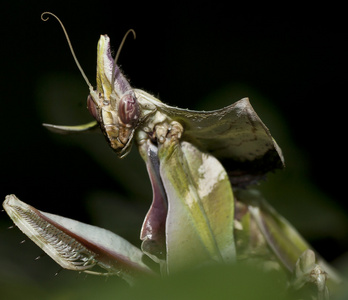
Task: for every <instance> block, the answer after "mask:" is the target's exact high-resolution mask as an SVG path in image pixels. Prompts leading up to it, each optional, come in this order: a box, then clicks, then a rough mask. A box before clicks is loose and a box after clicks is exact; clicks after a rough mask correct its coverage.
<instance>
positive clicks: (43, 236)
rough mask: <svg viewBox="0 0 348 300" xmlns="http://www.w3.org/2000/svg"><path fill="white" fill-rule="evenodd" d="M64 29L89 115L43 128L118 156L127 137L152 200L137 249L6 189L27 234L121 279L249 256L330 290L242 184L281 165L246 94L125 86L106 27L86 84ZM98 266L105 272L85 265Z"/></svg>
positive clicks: (324, 271) (7, 205)
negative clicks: (197, 107) (191, 103)
mask: <svg viewBox="0 0 348 300" xmlns="http://www.w3.org/2000/svg"><path fill="white" fill-rule="evenodd" d="M45 14H49V15H52V16H53V17H55V18H56V19H57V20H58V21H59V22H60V20H59V19H58V18H57V17H56V16H55V15H53V14H52V13H44V14H43V15H42V17H43V16H44V15H45ZM45 20H47V19H45ZM60 24H61V22H60ZM61 26H62V28H63V30H64V32H65V34H66V31H65V29H64V26H63V25H62V24H61ZM129 33H133V34H134V31H129ZM66 37H67V40H68V43H69V46H70V48H71V52H72V54H73V57H74V59H75V61H76V63H77V66H78V67H79V69H80V71H81V73H82V75H83V77H84V79H85V81H86V83H87V85H88V87H89V93H90V94H89V96H88V98H87V108H88V110H89V112H90V114H91V115H92V116H93V118H94V121H92V122H90V123H87V124H83V125H79V126H60V125H50V124H45V126H46V127H47V128H49V129H51V130H52V131H57V132H66V131H68V132H84V131H88V130H92V129H94V128H98V127H99V128H100V129H101V131H102V133H103V134H104V136H105V138H106V140H107V142H108V143H109V145H110V147H111V148H112V149H113V150H114V152H115V153H116V155H117V156H118V157H119V158H123V157H125V156H126V155H127V154H128V153H129V152H130V151H131V147H132V145H133V143H135V144H136V146H137V148H138V150H139V153H140V155H141V157H142V158H143V160H144V162H145V164H146V168H147V171H148V174H149V177H150V181H151V184H152V190H153V200H152V204H151V206H150V209H149V211H148V213H147V215H146V216H145V219H144V222H143V226H142V228H141V233H140V239H141V240H142V245H141V249H138V248H137V247H135V246H133V245H132V244H130V243H129V242H128V241H126V240H125V239H123V238H122V237H120V236H118V235H116V234H114V233H112V232H110V231H107V230H105V229H102V228H99V227H96V226H91V225H87V224H84V223H81V222H78V221H75V220H71V219H68V218H65V217H61V216H57V215H53V214H49V213H45V212H42V211H39V210H37V209H35V208H34V207H31V206H30V205H28V204H26V203H24V202H22V201H20V200H19V199H18V198H17V197H16V196H15V195H9V196H7V197H6V199H5V201H4V203H3V206H4V209H5V210H6V212H7V213H8V215H9V216H10V218H11V219H12V220H13V221H14V223H15V224H16V225H17V226H18V227H19V228H20V229H21V230H22V231H23V232H24V233H25V234H26V235H27V236H28V237H29V238H30V239H31V240H33V241H34V242H35V243H36V244H37V245H38V246H39V247H40V248H41V249H42V250H43V251H45V252H46V253H47V254H48V255H49V256H50V257H51V258H52V259H53V260H55V261H56V262H57V263H58V264H59V265H60V266H61V267H63V268H65V269H70V270H75V271H80V272H85V273H89V274H96V275H106V276H108V275H113V274H115V275H118V276H120V277H121V278H123V279H125V280H126V281H127V282H129V283H130V284H136V282H137V281H138V280H139V278H142V277H147V276H150V277H151V276H154V277H156V276H159V275H162V276H167V275H169V276H170V275H171V274H173V273H176V272H180V271H183V270H185V269H192V268H204V266H206V265H214V264H228V265H231V267H233V264H235V263H238V261H249V262H250V263H253V264H257V265H260V266H261V267H263V268H266V266H268V267H269V266H270V265H271V266H272V268H282V269H284V270H286V272H288V273H289V274H290V276H292V277H293V278H292V279H291V283H290V284H291V286H292V287H294V288H295V289H300V288H302V286H304V285H305V284H307V283H313V284H314V285H315V287H316V292H315V297H317V299H328V298H329V291H328V284H327V281H333V282H339V278H338V276H337V275H336V273H335V271H334V270H332V269H331V268H330V267H329V266H328V265H327V264H326V263H325V262H324V261H323V260H322V259H321V258H320V257H319V256H318V254H317V253H315V252H314V250H312V249H311V247H310V246H309V245H308V243H307V242H306V241H305V240H304V239H303V238H302V237H301V236H300V234H299V233H298V232H297V231H296V230H295V229H294V228H293V227H292V226H291V224H289V223H288V222H287V221H286V220H285V219H284V218H283V217H282V216H280V215H279V214H278V213H277V212H276V211H275V210H274V209H273V208H272V207H271V206H270V205H269V204H268V203H267V202H266V200H265V199H263V198H262V196H261V194H260V193H259V192H257V191H256V190H253V189H251V188H249V185H251V184H253V183H255V182H257V181H258V180H259V179H261V178H263V176H264V175H265V174H266V173H267V172H269V171H272V170H275V169H282V168H283V167H284V158H283V154H282V151H281V149H280V147H279V146H278V145H277V143H276V141H275V140H274V139H273V138H272V136H271V134H270V132H269V130H268V128H267V127H266V126H265V124H263V122H262V121H261V119H260V118H259V117H258V115H257V114H256V112H255V111H254V109H253V108H252V106H251V104H250V102H249V99H247V98H244V99H241V100H239V101H237V102H235V103H233V104H231V105H230V106H227V107H225V108H222V109H219V110H215V111H210V112H200V111H192V110H187V109H180V108H176V107H171V106H169V105H166V104H164V103H162V102H161V101H160V100H158V99H157V98H155V97H154V96H152V95H150V94H148V93H146V92H145V91H143V90H140V89H135V88H133V87H132V86H131V85H130V84H129V82H128V80H127V79H126V78H125V77H124V75H123V74H122V72H121V71H120V69H119V67H118V66H117V64H116V63H117V58H118V54H116V57H115V58H113V57H112V56H111V52H110V39H109V37H108V36H107V35H101V36H100V39H99V42H98V46H97V80H96V81H97V87H96V89H94V88H93V86H92V85H91V84H90V83H89V81H88V79H87V77H86V76H85V74H84V72H83V71H82V69H81V67H80V65H79V63H78V61H77V59H76V56H75V54H74V51H73V49H72V47H71V44H70V41H69V38H68V36H67V34H66ZM123 41H124V40H123ZM122 43H123V42H122ZM144 256H147V257H150V258H151V259H152V260H153V261H154V262H155V263H157V264H158V265H159V272H157V270H155V269H154V268H152V267H151V266H149V265H148V264H146V263H145V262H144ZM97 266H99V267H101V268H102V269H104V271H103V272H101V271H94V270H93V269H94V267H97Z"/></svg>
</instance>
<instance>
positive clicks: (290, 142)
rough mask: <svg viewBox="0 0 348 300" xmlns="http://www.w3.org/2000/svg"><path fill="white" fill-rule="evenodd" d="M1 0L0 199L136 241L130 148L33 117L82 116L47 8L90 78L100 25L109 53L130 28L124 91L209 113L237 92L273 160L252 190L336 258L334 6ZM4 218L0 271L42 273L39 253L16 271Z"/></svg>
mask: <svg viewBox="0 0 348 300" xmlns="http://www.w3.org/2000/svg"><path fill="white" fill-rule="evenodd" d="M11 3H12V4H9V3H7V4H5V5H3V6H2V9H1V23H2V24H1V60H0V61H1V70H2V77H1V83H2V85H1V86H2V88H1V98H0V101H1V106H0V113H1V117H0V122H1V127H0V128H1V129H0V130H1V148H0V151H1V152H0V170H1V183H0V191H1V193H0V195H1V197H3V198H4V197H5V195H7V194H10V193H14V194H16V195H17V196H18V197H19V198H20V199H21V200H23V201H25V202H27V203H30V204H31V205H33V206H35V207H37V208H38V209H40V210H43V211H49V212H51V213H55V214H60V215H64V216H67V217H71V218H74V219H78V220H80V221H84V222H88V223H93V224H95V225H99V226H102V227H107V228H109V229H111V230H113V231H115V232H117V233H119V234H121V235H123V236H125V237H127V238H128V239H130V240H131V241H132V242H133V243H135V244H139V242H138V235H139V230H140V226H141V223H142V218H143V216H144V214H145V213H146V210H147V208H148V206H149V203H150V200H151V189H150V185H149V182H148V179H147V178H146V172H145V168H144V165H143V163H142V162H141V160H140V159H139V158H138V155H137V153H136V152H137V151H136V149H135V148H134V149H133V151H132V154H131V155H130V157H127V158H126V159H124V160H123V161H119V160H118V158H117V157H116V156H115V155H114V154H113V153H112V151H111V150H109V149H108V145H107V144H106V142H105V141H104V139H103V137H102V136H101V135H98V134H96V135H93V134H92V135H83V136H72V135H69V136H57V135H54V134H52V133H49V132H48V131H47V130H45V128H43V127H42V126H41V123H43V122H47V123H55V124H64V125H68V124H71V125H73V124H79V123H83V122H88V121H90V120H91V117H90V116H89V114H88V111H87V110H86V109H85V107H86V102H85V101H86V97H87V94H88V88H87V85H86V84H85V83H84V81H83V78H82V76H81V75H80V73H79V71H78V70H77V68H76V66H75V63H74V61H73V59H72V56H71V54H70V52H69V50H68V47H67V44H66V41H65V38H64V35H63V33H62V30H61V28H60V26H59V25H58V23H57V21H56V20H54V19H53V18H52V17H51V18H50V20H49V21H48V22H46V23H45V22H43V21H41V20H40V14H41V13H42V12H44V11H51V12H53V13H55V14H56V15H58V16H59V17H60V18H61V20H62V22H63V23H64V25H65V26H66V28H67V31H68V33H69V35H70V39H71V41H72V43H73V46H74V49H75V52H76V55H77V57H78V59H79V61H80V63H81V65H82V67H83V68H84V71H85V73H86V74H87V76H88V78H89V80H90V82H91V83H92V84H94V83H95V67H96V45H97V41H98V39H99V35H100V34H108V35H109V36H110V38H111V44H112V45H113V47H114V50H115V52H116V51H117V48H118V45H119V43H120V41H121V39H122V37H123V35H124V33H125V32H126V31H127V30H128V29H130V28H133V29H134V30H135V31H136V34H137V38H136V40H135V41H134V40H132V38H128V39H127V42H126V44H125V46H124V48H123V49H122V52H121V55H120V58H119V62H118V63H119V64H120V65H121V68H122V69H123V70H124V73H125V74H126V76H127V77H128V78H129V79H130V81H131V84H132V85H133V86H134V87H137V88H141V89H144V90H146V91H148V92H151V93H153V94H154V95H155V96H158V97H159V98H160V99H161V100H162V101H164V102H166V103H167V104H170V105H173V106H179V107H183V108H191V109H207V110H208V109H214V108H215V109H216V108H220V107H221V106H223V105H228V104H230V103H232V102H234V101H236V100H238V99H240V98H241V97H244V96H248V97H250V99H251V103H252V105H253V106H254V107H255V109H256V111H257V112H258V113H259V115H260V117H261V119H262V120H263V121H264V122H265V123H266V125H267V126H268V127H269V128H270V130H271V132H272V134H273V136H274V138H275V139H276V140H277V141H278V143H279V145H280V146H281V147H282V149H283V151H284V155H285V159H286V164H287V168H286V170H285V171H281V172H277V173H276V174H274V175H271V176H270V178H269V180H268V181H267V182H265V183H264V185H263V186H262V187H261V189H263V190H264V195H265V197H266V198H267V199H269V201H270V202H271V203H272V205H274V206H275V207H276V208H277V209H278V210H279V211H280V212H281V213H282V214H283V215H285V216H286V217H287V218H288V219H289V220H290V221H291V223H293V224H295V226H296V227H297V228H299V230H300V231H301V233H303V234H304V236H305V237H306V238H307V239H309V241H310V242H311V243H312V244H313V245H314V247H315V248H316V249H318V251H319V252H320V253H322V255H323V256H324V257H325V258H326V259H327V260H329V261H330V262H332V263H334V264H335V265H336V266H339V267H340V268H341V269H342V268H343V264H346V261H347V259H346V258H345V253H346V251H347V249H348V235H347V229H348V226H347V224H348V222H347V211H348V202H347V201H346V198H347V196H346V194H347V189H346V185H347V184H346V173H345V172H346V165H347V164H346V149H347V146H346V130H347V128H346V122H345V121H346V118H347V117H346V104H347V96H346V95H347V91H346V86H347V75H346V72H347V64H346V56H347V50H348V49H347V48H348V47H347V28H346V19H345V18H346V17H345V15H344V14H343V8H340V7H334V6H329V7H328V6H325V7H320V6H315V7H310V8H309V9H308V8H307V9H304V8H303V7H302V6H293V7H286V6H284V8H280V7H269V8H266V7H262V8H257V7H253V6H252V5H251V4H250V7H248V6H246V7H237V6H236V5H235V4H232V7H231V6H228V5H220V4H218V3H217V2H212V3H208V2H201V3H199V4H196V5H193V4H192V5H188V4H185V5H181V4H179V3H178V2H173V3H170V2H168V3H164V2H163V4H161V5H155V4H151V3H147V4H138V3H136V2H130V1H129V2H127V3H121V2H120V3H118V2H117V3H116V2H106V1H99V2H91V3H88V2H83V3H82V2H81V3H79V4H77V2H73V1H71V2H66V3H64V2H61V3H60V4H54V3H50V2H48V1H35V3H30V1H25V2H24V1H23V3H21V2H20V1H19V2H18V1H17V2H11ZM48 3H50V4H48ZM113 211H115V212H113ZM10 224H11V222H10V221H9V219H8V218H7V216H6V214H5V213H3V214H1V215H0V225H1V226H2V228H3V229H1V231H0V234H1V235H2V236H0V249H2V250H1V251H2V252H1V253H2V255H3V258H2V260H3V261H6V263H4V264H5V265H3V266H0V269H2V271H3V272H4V273H5V274H7V275H8V274H12V273H14V274H15V273H16V270H17V271H18V272H20V273H21V274H23V273H26V272H27V273H26V274H27V275H28V276H29V277H30V276H38V278H40V276H41V277H44V276H47V273H46V272H45V273H44V274H42V273H40V274H38V272H34V271H33V269H32V268H38V269H40V265H41V268H45V265H46V263H47V262H48V259H46V260H45V262H39V263H37V264H36V265H34V267H32V268H31V267H30V270H27V269H26V267H28V265H26V264H27V256H28V257H29V254H28V255H27V256H25V255H22V254H20V253H23V252H26V253H30V255H36V254H31V253H38V254H40V252H39V250H38V249H36V248H35V247H34V246H32V247H31V246H22V245H21V246H19V245H18V242H19V241H20V239H21V237H18V239H19V240H18V241H17V240H16V238H17V237H16V238H13V236H14V235H19V233H18V232H17V231H18V230H17V231H15V230H11V231H7V230H5V229H4V228H6V227H7V226H10ZM115 227H116V228H115ZM27 244H28V243H27ZM23 247H27V248H23ZM28 247H29V248H28ZM23 249H25V250H23ZM35 251H37V252H35ZM38 254H37V255H38ZM5 255H8V259H5V258H4V256H5ZM18 257H19V258H18ZM18 259H19V260H18ZM21 259H22V260H21ZM0 262H1V261H0ZM19 264H21V266H20V267H19V266H18V265H19ZM6 267H7V268H11V270H12V271H11V272H9V271H8V270H6ZM54 267H55V268H57V267H56V266H54ZM54 267H52V268H53V269H54ZM16 268H18V269H16ZM28 268H29V267H28ZM4 269H5V271H4ZM40 270H41V269H40ZM50 270H51V269H50ZM49 272H50V271H49ZM14 274H12V275H13V276H15V275H14ZM7 275H6V276H7ZM12 275H11V276H12ZM3 276H5V275H3ZM6 276H5V277H6ZM14 278H15V277H14Z"/></svg>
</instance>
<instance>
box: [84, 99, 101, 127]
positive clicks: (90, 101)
mask: <svg viewBox="0 0 348 300" xmlns="http://www.w3.org/2000/svg"><path fill="white" fill-rule="evenodd" d="M87 108H88V111H89V113H90V114H91V115H92V116H93V118H94V119H96V120H97V121H98V119H99V118H98V111H97V106H96V105H95V103H94V101H93V98H92V96H91V95H88V97H87Z"/></svg>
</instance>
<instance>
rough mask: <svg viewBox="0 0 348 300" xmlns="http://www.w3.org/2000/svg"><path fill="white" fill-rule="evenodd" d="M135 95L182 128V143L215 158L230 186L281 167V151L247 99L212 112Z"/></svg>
mask: <svg viewBox="0 0 348 300" xmlns="http://www.w3.org/2000/svg"><path fill="white" fill-rule="evenodd" d="M136 91H137V93H138V94H140V95H141V96H142V97H144V98H146V99H147V100H149V101H152V102H153V103H156V106H157V109H158V110H159V111H161V112H163V113H164V114H165V115H167V116H168V117H170V118H171V119H173V120H175V121H178V122H180V123H181V124H182V125H183V127H184V135H183V137H182V140H184V141H188V142H190V143H191V144H193V145H195V146H196V147H198V148H199V149H200V150H201V151H203V152H209V153H211V154H212V155H213V156H215V157H216V158H218V159H219V160H220V161H221V162H222V164H223V165H224V167H225V169H226V170H227V172H228V174H229V176H230V177H231V181H232V184H234V185H244V184H248V183H250V182H252V181H253V180H255V179H258V178H260V177H261V176H263V175H264V174H265V173H267V172H268V171H272V170H274V169H280V168H283V166H284V158H283V154H282V151H281V149H280V148H279V146H278V145H277V143H276V142H275V140H274V139H273V138H272V136H271V134H270V132H269V130H268V128H267V127H266V126H265V124H264V123H263V122H262V121H261V119H260V118H259V116H258V115H257V114H256V112H255V111H254V109H253V107H252V106H251V104H250V102H249V99H248V98H243V99H241V100H239V101H237V102H235V103H234V104H231V105H229V106H227V107H224V108H221V109H218V110H214V111H207V112H205V111H192V110H187V109H181V108H176V107H171V106H169V105H166V104H164V103H162V102H159V101H158V99H156V98H154V97H152V96H151V95H149V94H147V93H145V92H144V91H141V90H136Z"/></svg>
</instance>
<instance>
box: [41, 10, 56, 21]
mask: <svg viewBox="0 0 348 300" xmlns="http://www.w3.org/2000/svg"><path fill="white" fill-rule="evenodd" d="M44 15H51V16H53V17H55V18H56V19H58V17H57V16H56V15H55V14H52V13H51V12H49V11H45V12H43V13H42V14H41V20H42V21H44V22H46V21H47V20H48V19H49V18H50V17H46V18H44Z"/></svg>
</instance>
